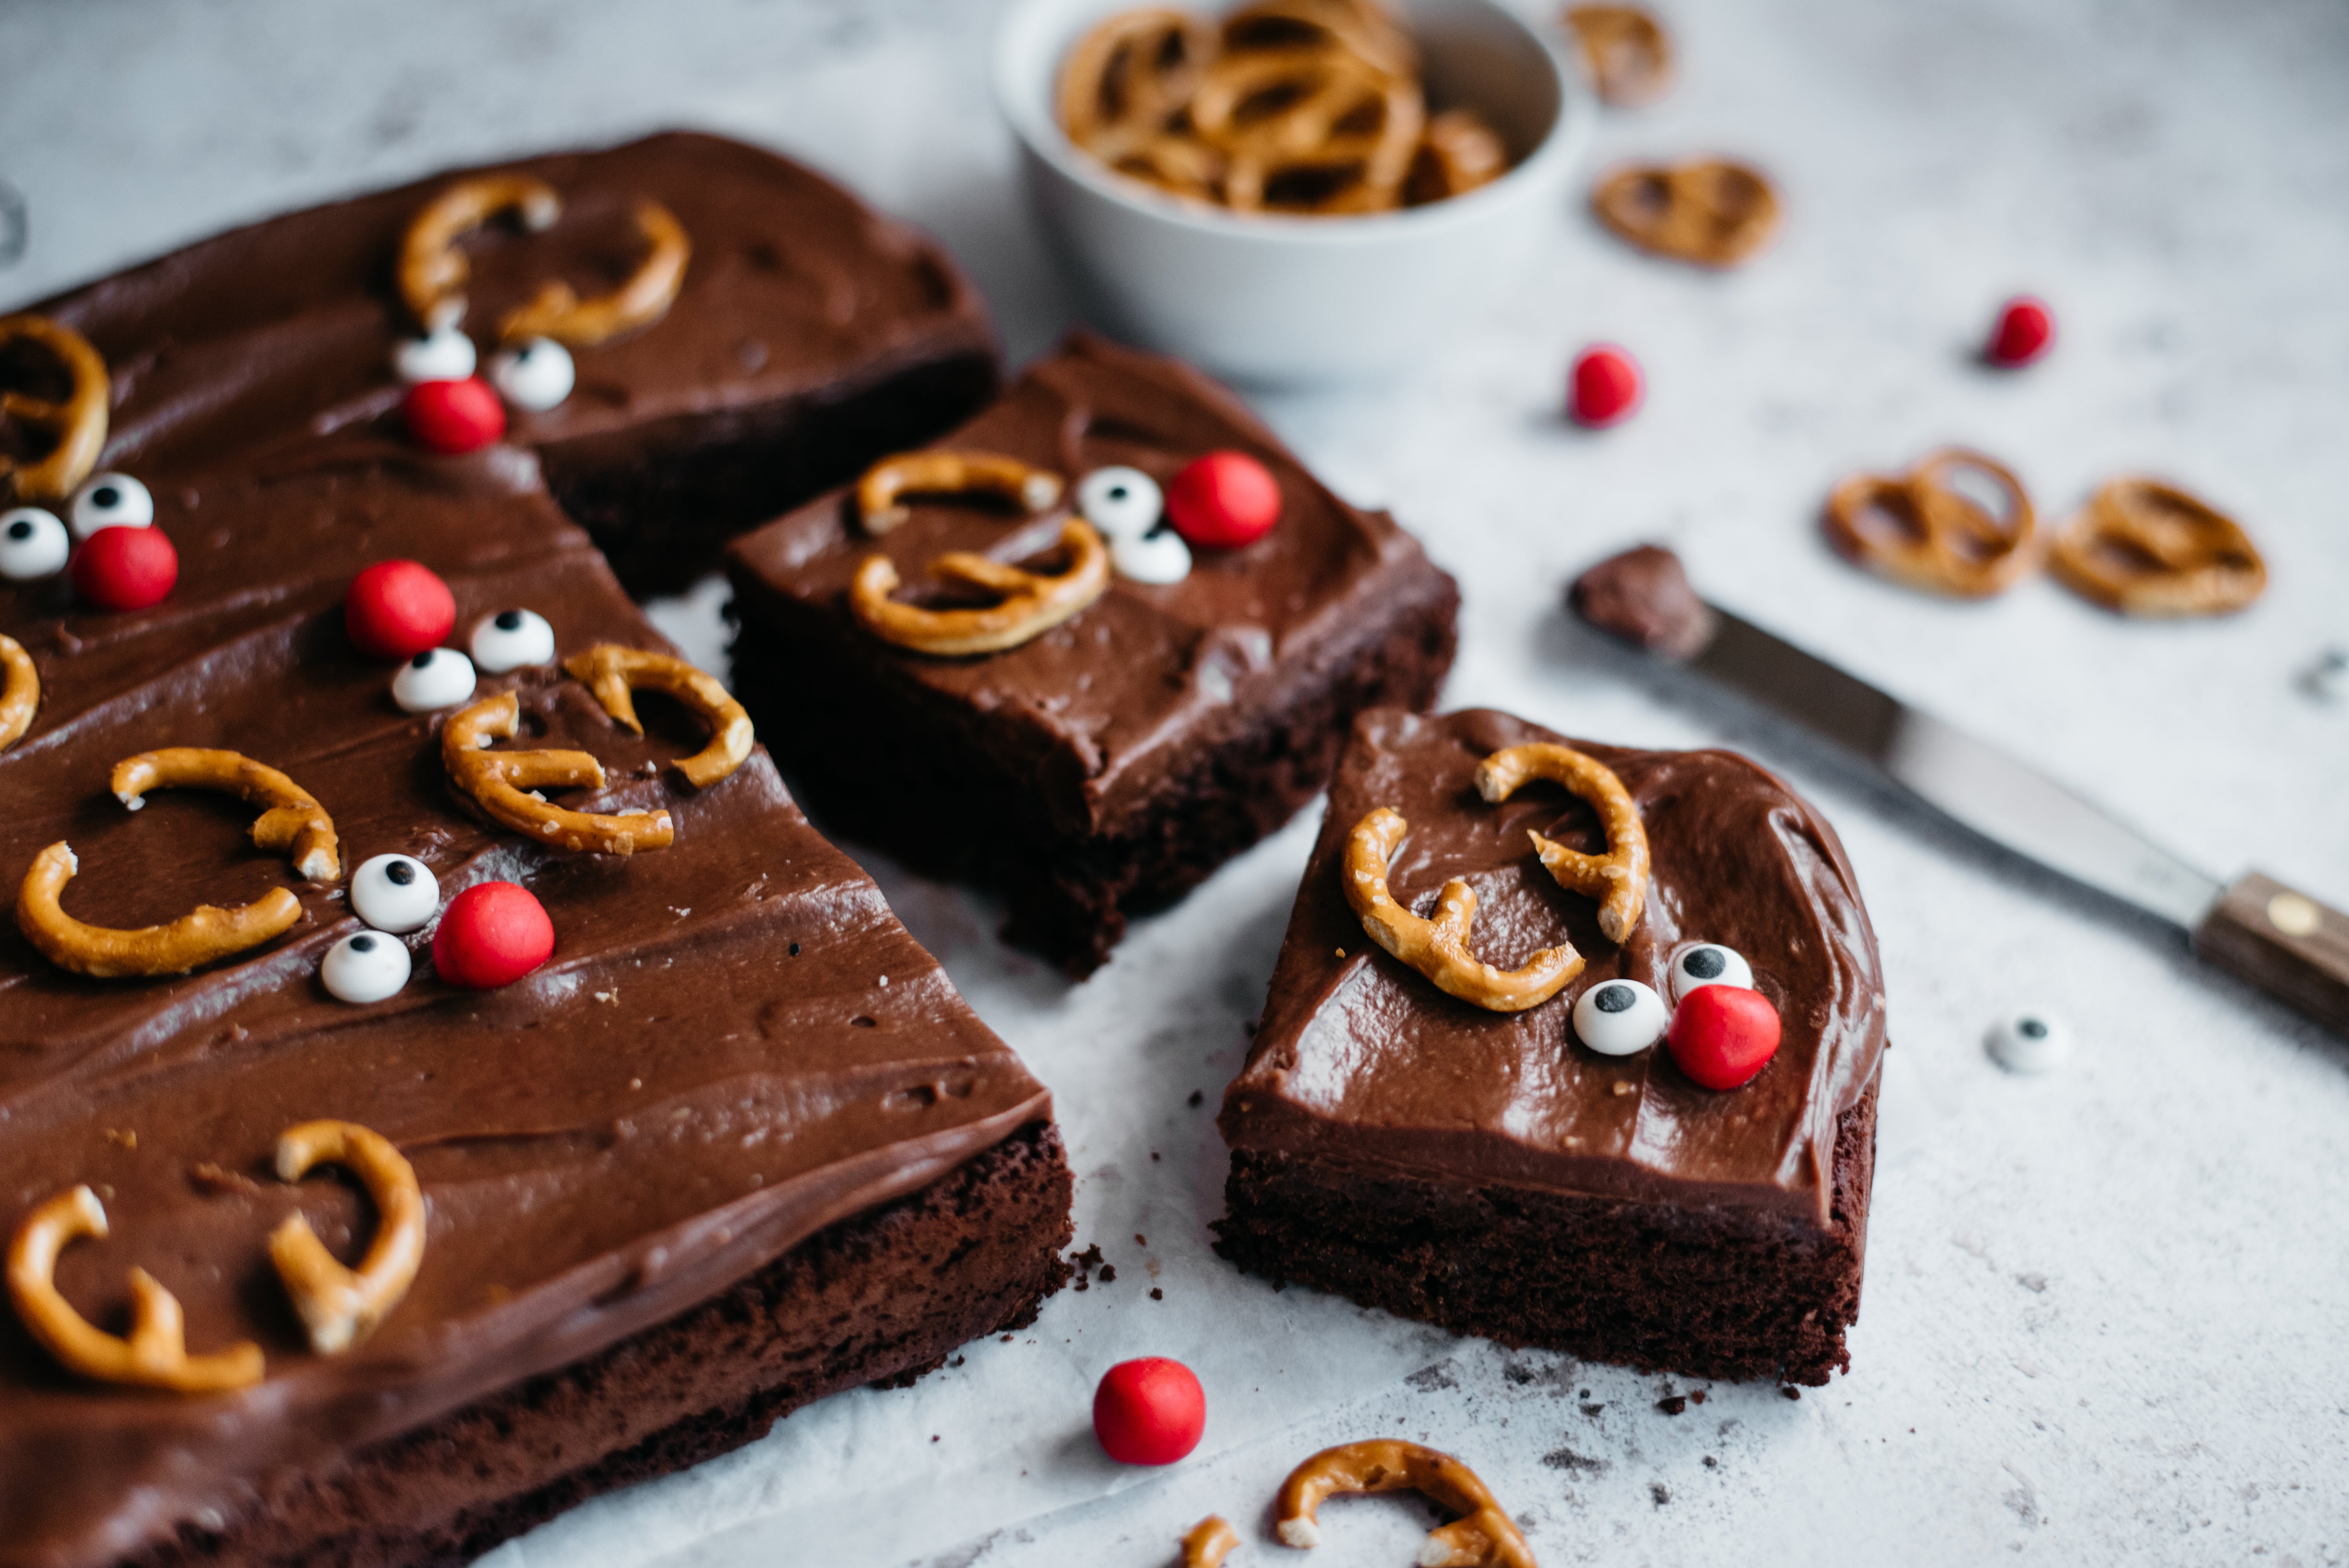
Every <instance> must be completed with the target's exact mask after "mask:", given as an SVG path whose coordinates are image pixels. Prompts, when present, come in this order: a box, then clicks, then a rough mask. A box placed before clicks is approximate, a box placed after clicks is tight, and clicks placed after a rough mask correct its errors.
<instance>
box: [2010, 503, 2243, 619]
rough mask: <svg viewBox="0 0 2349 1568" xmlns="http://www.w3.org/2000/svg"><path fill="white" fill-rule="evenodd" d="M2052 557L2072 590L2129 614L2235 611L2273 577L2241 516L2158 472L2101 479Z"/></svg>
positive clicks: (2058, 574)
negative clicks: (2148, 476) (2155, 477)
mask: <svg viewBox="0 0 2349 1568" xmlns="http://www.w3.org/2000/svg"><path fill="white" fill-rule="evenodd" d="M2048 565H2049V566H2050V567H2051V568H2052V569H2053V570H2054V573H2055V575H2056V577H2057V578H2058V579H2059V580H2060V581H2061V582H2062V583H2064V586H2065V587H2067V588H2069V589H2071V590H2072V591H2073V592H2074V593H2078V594H2080V595H2081V596H2082V597H2084V598H2087V599H2092V600H2094V601H2095V603H2099V604H2102V605H2103V606H2104V607H2105V608H2106V609H2107V610H2117V611H2118V612H2120V613H2121V614H2124V615H2225V614H2231V613H2233V612H2234V611H2237V610H2240V609H2242V608H2243V607H2244V606H2245V605H2247V604H2249V603H2251V601H2252V600H2254V599H2257V598H2258V597H2259V596H2260V594H2261V593H2263V592H2264V591H2265V590H2266V588H2267V585H2268V569H2267V562H2264V561H2262V560H2261V559H2260V552H2259V547H2258V546H2257V545H2255V544H2253V543H2252V542H2251V535H2250V534H2248V533H2246V532H2244V531H2243V528H2242V525H2241V524H2240V523H2239V522H2237V521H2235V520H2234V519H2233V518H2231V517H2229V516H2228V515H2227V514H2226V513H2225V512H2222V511H2219V510H2218V509H2217V508H2216V507H2214V506H2212V505H2210V504H2209V502H2208V501H2206V500H2202V499H2201V498H2199V496H2194V495H2189V494H2188V493H2187V492H2186V491H2184V490H2179V489H2178V487H2177V486H2176V485H2170V484H2164V483H2162V482H2161V481H2160V480H2147V479H2117V480H2108V481H2107V482H2106V483H2105V484H2103V485H2101V486H2099V487H2098V488H2097V490H2096V493H2095V495H2093V496H2091V497H2090V498H2089V499H2088V504H2087V505H2086V506H2085V507H2084V508H2083V509H2082V510H2081V512H2080V515H2079V517H2078V518H2077V519H2076V520H2075V521H2073V523H2072V524H2071V526H2070V527H2068V528H2066V529H2065V530H2064V532H2063V533H2062V534H2061V535H2059V536H2058V537H2057V538H2056V540H2055V542H2054V547H2053V548H2052V549H2051V550H2050V552H2048Z"/></svg>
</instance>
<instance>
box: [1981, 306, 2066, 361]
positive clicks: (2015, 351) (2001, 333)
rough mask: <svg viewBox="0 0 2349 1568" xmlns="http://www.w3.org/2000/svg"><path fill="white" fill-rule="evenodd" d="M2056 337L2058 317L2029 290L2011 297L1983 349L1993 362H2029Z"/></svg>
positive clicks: (2043, 350) (2045, 349)
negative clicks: (1986, 345)
mask: <svg viewBox="0 0 2349 1568" xmlns="http://www.w3.org/2000/svg"><path fill="white" fill-rule="evenodd" d="M2054 341H2055V318H2054V316H2053V315H2049V314H2048V310H2047V307H2046V306H2045V305H2044V304H2041V303H2040V302H2039V301H2037V300H2035V299H2033V298H2031V297H2030V296H2029V295H2028V294H2025V295H2023V297H2021V298H2019V299H2012V300H2009V301H2007V304H2006V309H2005V310H2004V311H2002V312H2001V313H2000V315H1999V318H1998V327H1997V330H1995V331H1993V332H1992V334H1991V337H1990V346H1989V347H1987V348H1986V349H1984V350H1983V352H1984V353H1985V354H1986V355H1988V356H1989V357H1990V362H1991V363H1992V364H1993V365H2008V366H2014V365H2028V364H2030V363H2031V362H2032V361H2033V360H2034V359H2036V358H2038V357H2039V356H2041V355H2043V354H2044V353H2046V352H2047V347H2048V345H2050V344H2052V343H2054Z"/></svg>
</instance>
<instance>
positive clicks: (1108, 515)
mask: <svg viewBox="0 0 2349 1568" xmlns="http://www.w3.org/2000/svg"><path fill="white" fill-rule="evenodd" d="M1077 510H1078V511H1081V512H1082V513H1084V516H1085V521H1087V522H1090V523H1092V525H1093V526H1094V527H1095V528H1098V529H1100V530H1101V531H1102V538H1104V539H1112V540H1115V539H1140V538H1141V537H1142V536H1143V534H1145V533H1148V532H1149V531H1151V530H1152V529H1154V528H1155V527H1157V526H1158V520H1159V518H1160V517H1161V516H1163V515H1164V512H1165V510H1166V498H1165V497H1164V496H1163V495H1161V494H1160V493H1159V490H1158V481H1157V480H1154V479H1152V478H1151V477H1150V476H1149V475H1148V474H1145V473H1143V471H1142V470H1141V469H1129V468H1108V469H1094V470H1093V471H1092V472H1091V473H1089V474H1087V475H1086V476H1085V477H1084V478H1083V479H1081V480H1078V481H1077Z"/></svg>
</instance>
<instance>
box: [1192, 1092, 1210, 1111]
mask: <svg viewBox="0 0 2349 1568" xmlns="http://www.w3.org/2000/svg"><path fill="white" fill-rule="evenodd" d="M1206 1099H1207V1092H1206V1090H1205V1089H1197V1088H1195V1089H1193V1090H1192V1091H1191V1109H1194V1110H1196V1109H1199V1107H1200V1106H1202V1105H1204V1104H1206Z"/></svg>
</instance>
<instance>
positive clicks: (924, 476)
mask: <svg viewBox="0 0 2349 1568" xmlns="http://www.w3.org/2000/svg"><path fill="white" fill-rule="evenodd" d="M1066 488H1067V486H1066V485H1065V483H1064V482H1063V481H1062V480H1061V476H1060V475H1058V474H1056V473H1054V472H1052V471H1051V470H1050V469H1040V468H1038V467H1036V466H1035V465H1034V464H1032V463H1025V462H1022V461H1020V460H1019V459H1018V458H1014V457H1010V456H1008V455H1006V454H1004V453H1002V452H954V451H933V452H900V453H899V454H898V455H897V456H895V457H894V458H884V459H881V460H880V461H879V462H877V463H875V464H874V465H873V466H872V467H871V468H869V469H865V470H864V478H863V479H861V480H857V481H856V515H857V516H858V517H859V518H861V519H862V520H863V521H864V531H865V532H867V533H870V534H873V535H874V536H875V537H878V536H879V535H881V534H884V533H886V532H888V531H890V530H891V529H893V528H895V527H896V526H897V525H898V524H900V523H902V522H904V521H905V520H906V519H908V518H910V517H912V516H913V515H914V511H913V509H912V508H911V507H909V506H907V505H905V501H904V500H903V499H902V498H904V497H905V496H909V495H992V496H998V497H1000V498H1001V499H1003V500H1008V501H1009V502H1010V503H1011V504H1012V505H1014V506H1016V507H1018V508H1019V510H1020V511H1023V512H1025V513H1027V514H1028V515H1029V516H1030V517H1041V516H1042V515H1043V514H1044V513H1046V512H1048V511H1051V510H1052V509H1053V508H1054V507H1055V506H1058V505H1059V504H1060V502H1061V491H1062V490H1065V489H1066Z"/></svg>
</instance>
